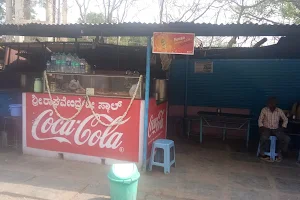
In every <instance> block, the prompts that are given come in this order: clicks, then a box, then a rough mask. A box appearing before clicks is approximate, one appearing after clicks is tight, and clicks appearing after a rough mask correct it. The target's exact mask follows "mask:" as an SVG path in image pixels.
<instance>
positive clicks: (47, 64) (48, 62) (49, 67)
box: [46, 60, 52, 72]
mask: <svg viewBox="0 0 300 200" xmlns="http://www.w3.org/2000/svg"><path fill="white" fill-rule="evenodd" d="M46 71H47V72H52V69H51V62H50V61H49V60H48V61H47V63H46Z"/></svg>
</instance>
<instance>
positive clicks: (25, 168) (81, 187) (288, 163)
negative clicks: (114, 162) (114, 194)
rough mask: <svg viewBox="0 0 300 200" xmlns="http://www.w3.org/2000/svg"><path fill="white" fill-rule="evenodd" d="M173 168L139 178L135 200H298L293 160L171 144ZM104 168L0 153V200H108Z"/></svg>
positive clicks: (298, 171) (299, 178) (299, 181)
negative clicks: (276, 160)
mask: <svg viewBox="0 0 300 200" xmlns="http://www.w3.org/2000/svg"><path fill="white" fill-rule="evenodd" d="M175 144H176V161H177V167H176V168H172V169H171V174H169V175H164V174H163V172H162V170H161V169H160V168H154V169H153V172H147V173H145V174H142V176H141V178H140V182H139V189H138V200H184V199H186V200H191V199H195V200H200V199H201V200H202V199H203V200H206V199H207V200H208V199H218V200H221V199H228V200H229V199H231V200H256V199H259V200H260V199H266V200H269V199H270V200H271V199H272V200H279V199H280V200H281V199H282V200H288V199H289V200H300V167H298V166H297V165H296V164H295V158H291V160H284V161H283V162H282V163H264V162H262V161H260V160H259V159H257V158H256V157H255V156H254V155H248V154H246V153H237V152H234V151H232V149H231V148H230V146H228V145H227V144H223V143H216V144H209V143H208V142H206V143H205V144H203V145H201V146H200V145H199V144H193V143H188V142H185V141H183V142H182V141H181V142H179V141H176V143H175ZM108 170H109V167H108V166H104V165H96V164H89V163H81V162H73V161H65V160H58V159H50V158H42V157H32V156H25V155H19V154H17V153H14V152H2V153H0V199H1V200H6V199H8V200H16V199H18V200H46V199H55V200H60V199H64V200H65V199H66V200H69V199H74V200H107V199H110V198H109V183H108V180H107V178H106V175H107V172H108Z"/></svg>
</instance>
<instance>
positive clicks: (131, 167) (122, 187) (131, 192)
mask: <svg viewBox="0 0 300 200" xmlns="http://www.w3.org/2000/svg"><path fill="white" fill-rule="evenodd" d="M107 177H108V179H109V180H110V198H111V200H136V197H137V188H138V179H139V178H140V173H139V171H138V169H137V167H136V165H135V164H133V163H130V164H114V165H113V166H112V167H111V169H110V171H109V173H108V176H107Z"/></svg>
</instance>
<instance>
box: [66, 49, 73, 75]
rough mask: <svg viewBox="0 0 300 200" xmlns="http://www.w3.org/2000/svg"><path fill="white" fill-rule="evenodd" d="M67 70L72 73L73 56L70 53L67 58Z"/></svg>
mask: <svg viewBox="0 0 300 200" xmlns="http://www.w3.org/2000/svg"><path fill="white" fill-rule="evenodd" d="M66 70H67V73H72V55H71V54H70V53H68V55H67V56H66Z"/></svg>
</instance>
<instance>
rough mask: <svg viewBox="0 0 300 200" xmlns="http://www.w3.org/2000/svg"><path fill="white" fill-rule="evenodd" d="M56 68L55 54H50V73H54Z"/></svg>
mask: <svg viewBox="0 0 300 200" xmlns="http://www.w3.org/2000/svg"><path fill="white" fill-rule="evenodd" d="M55 68H56V53H52V55H51V70H50V71H51V72H55Z"/></svg>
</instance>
